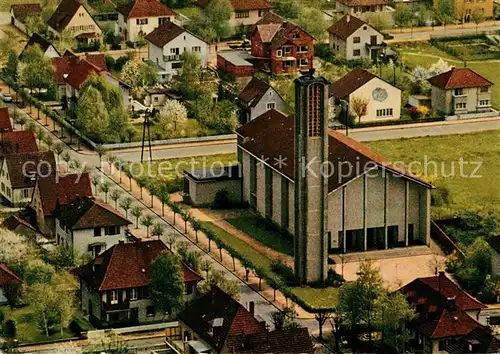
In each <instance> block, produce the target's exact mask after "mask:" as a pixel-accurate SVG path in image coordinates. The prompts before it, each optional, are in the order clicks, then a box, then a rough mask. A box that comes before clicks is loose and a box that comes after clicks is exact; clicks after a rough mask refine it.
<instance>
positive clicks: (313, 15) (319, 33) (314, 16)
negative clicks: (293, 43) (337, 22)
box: [297, 7, 328, 42]
mask: <svg viewBox="0 0 500 354" xmlns="http://www.w3.org/2000/svg"><path fill="white" fill-rule="evenodd" d="M297 24H298V25H299V26H300V27H301V28H302V29H303V30H305V31H306V32H307V33H309V34H310V35H312V36H313V37H315V38H316V39H317V40H318V41H320V42H321V41H322V39H323V38H324V37H325V34H326V33H327V32H326V29H327V28H328V23H327V22H326V21H325V20H324V15H323V12H321V10H320V9H317V8H312V7H307V8H304V9H302V10H301V11H300V13H299V18H298V19H297Z"/></svg>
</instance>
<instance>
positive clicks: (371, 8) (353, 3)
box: [335, 0, 388, 16]
mask: <svg viewBox="0 0 500 354" xmlns="http://www.w3.org/2000/svg"><path fill="white" fill-rule="evenodd" d="M335 10H337V11H338V12H341V13H343V14H350V15H357V16H359V15H361V14H364V13H369V12H386V11H388V8H387V0H336V1H335Z"/></svg>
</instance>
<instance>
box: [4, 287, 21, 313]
mask: <svg viewBox="0 0 500 354" xmlns="http://www.w3.org/2000/svg"><path fill="white" fill-rule="evenodd" d="M3 292H4V296H5V298H6V299H7V304H8V305H9V307H10V308H11V310H12V309H14V307H16V306H17V304H18V303H19V300H20V299H21V284H8V285H4V287H3Z"/></svg>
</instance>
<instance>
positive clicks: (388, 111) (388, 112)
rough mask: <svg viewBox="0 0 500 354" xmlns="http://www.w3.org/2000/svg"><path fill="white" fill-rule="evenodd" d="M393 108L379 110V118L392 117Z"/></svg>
mask: <svg viewBox="0 0 500 354" xmlns="http://www.w3.org/2000/svg"><path fill="white" fill-rule="evenodd" d="M392 113H393V110H392V108H384V109H377V117H392Z"/></svg>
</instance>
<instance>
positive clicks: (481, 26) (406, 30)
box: [384, 21, 500, 34]
mask: <svg viewBox="0 0 500 354" xmlns="http://www.w3.org/2000/svg"><path fill="white" fill-rule="evenodd" d="M495 26H500V22H498V21H484V22H482V23H480V24H479V26H477V28H478V30H479V31H480V30H481V29H488V28H489V27H495ZM466 28H467V29H474V30H475V29H476V24H475V23H474V22H469V23H464V24H460V25H455V24H450V25H446V26H426V27H413V28H412V27H401V28H390V29H387V30H385V31H384V32H386V33H390V34H398V33H411V32H413V33H416V32H433V31H442V30H453V29H466Z"/></svg>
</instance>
